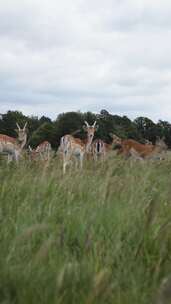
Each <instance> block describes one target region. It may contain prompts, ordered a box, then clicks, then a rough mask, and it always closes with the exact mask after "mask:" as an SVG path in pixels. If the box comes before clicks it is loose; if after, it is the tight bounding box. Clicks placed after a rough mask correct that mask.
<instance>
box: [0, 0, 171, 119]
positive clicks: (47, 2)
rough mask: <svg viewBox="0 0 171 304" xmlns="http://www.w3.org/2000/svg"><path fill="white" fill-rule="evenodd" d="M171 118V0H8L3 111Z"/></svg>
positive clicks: (4, 4) (0, 57)
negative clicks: (93, 113)
mask: <svg viewBox="0 0 171 304" xmlns="http://www.w3.org/2000/svg"><path fill="white" fill-rule="evenodd" d="M9 109H10V110H20V111H23V113H24V114H26V115H31V114H33V115H39V116H40V115H47V116H50V117H51V118H55V117H56V116H57V114H58V113H60V112H66V111H71V110H81V111H88V110H90V111H93V112H99V111H100V110H101V109H106V110H108V111H109V112H111V113H114V114H119V115H127V116H129V117H130V118H135V117H137V116H142V115H143V116H144V115H145V116H148V117H151V118H152V119H153V120H158V119H165V120H169V121H170V122H171V1H170V0H113V1H112V0H62V1H59V0H1V1H0V113H4V112H5V111H7V110H9Z"/></svg>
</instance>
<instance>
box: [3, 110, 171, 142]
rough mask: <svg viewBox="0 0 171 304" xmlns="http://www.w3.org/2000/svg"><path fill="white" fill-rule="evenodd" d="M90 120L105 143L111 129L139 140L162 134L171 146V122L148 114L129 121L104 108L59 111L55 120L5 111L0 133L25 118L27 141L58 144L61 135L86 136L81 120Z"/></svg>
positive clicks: (10, 130) (12, 132)
mask: <svg viewBox="0 0 171 304" xmlns="http://www.w3.org/2000/svg"><path fill="white" fill-rule="evenodd" d="M85 120H87V121H88V122H89V124H92V123H94V121H95V120H96V121H97V124H98V126H99V128H98V131H97V132H96V133H95V138H101V139H102V140H104V141H105V142H107V143H110V142H111V137H110V133H115V134H116V135H118V136H119V137H121V138H132V139H135V140H137V141H140V142H142V143H143V142H144V141H145V139H148V140H150V141H152V142H153V143H155V141H156V138H157V137H164V138H165V141H166V143H167V145H168V146H169V148H171V124H170V123H169V122H167V121H162V120H159V122H158V123H154V122H153V121H152V120H150V119H149V118H147V117H138V118H136V119H135V120H134V121H131V120H130V119H129V118H128V117H127V116H119V115H112V114H110V113H109V112H108V111H106V110H105V109H103V110H101V112H100V114H94V113H91V112H86V113H81V112H67V113H62V114H59V115H58V117H57V119H56V120H55V121H52V120H51V119H50V118H48V117H46V116H42V117H41V118H40V119H39V118H38V117H37V116H31V117H26V116H24V115H23V114H22V113H21V112H18V111H8V112H7V113H6V114H3V119H2V120H0V133H3V134H7V135H10V136H14V137H15V136H16V133H15V128H16V122H18V123H19V124H20V125H21V126H23V125H24V123H25V122H26V121H27V122H28V144H31V145H33V146H36V145H37V144H39V143H40V142H41V141H42V140H48V141H49V142H50V143H51V144H52V147H53V148H57V147H58V145H59V142H60V138H61V137H62V136H63V135H65V134H73V135H74V136H76V137H80V138H82V139H83V138H85V137H86V134H85V132H84V130H83V125H84V121H85Z"/></svg>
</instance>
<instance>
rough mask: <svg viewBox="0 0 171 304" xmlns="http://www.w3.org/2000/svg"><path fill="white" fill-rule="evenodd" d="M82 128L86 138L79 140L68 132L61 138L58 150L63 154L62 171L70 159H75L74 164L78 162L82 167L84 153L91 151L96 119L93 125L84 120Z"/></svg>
mask: <svg viewBox="0 0 171 304" xmlns="http://www.w3.org/2000/svg"><path fill="white" fill-rule="evenodd" d="M83 128H84V130H85V131H86V132H87V138H86V140H81V139H79V138H75V137H73V136H72V135H68V134H67V135H64V136H63V137H62V138H61V141H60V147H59V150H60V152H61V153H62V156H63V173H65V172H66V167H67V165H69V164H70V163H71V162H72V159H74V160H75V163H76V166H77V165H78V164H80V167H81V169H82V167H83V159H84V155H85V153H87V154H88V153H91V145H92V141H93V137H94V133H95V131H96V130H97V126H96V121H95V122H94V124H93V125H89V123H88V122H87V121H85V126H83Z"/></svg>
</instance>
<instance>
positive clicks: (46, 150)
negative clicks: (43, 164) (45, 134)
mask: <svg viewBox="0 0 171 304" xmlns="http://www.w3.org/2000/svg"><path fill="white" fill-rule="evenodd" d="M29 151H30V158H31V160H36V159H37V156H38V157H39V158H40V159H41V160H42V161H46V160H47V161H48V160H49V159H50V153H51V151H52V147H51V144H50V143H49V142H48V141H47V140H45V141H43V142H41V143H40V144H39V145H38V146H37V147H36V149H32V147H31V146H30V145H29Z"/></svg>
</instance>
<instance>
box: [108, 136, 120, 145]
mask: <svg viewBox="0 0 171 304" xmlns="http://www.w3.org/2000/svg"><path fill="white" fill-rule="evenodd" d="M110 136H111V137H112V139H113V141H112V143H113V144H114V145H121V143H122V139H121V138H120V137H118V136H117V135H115V134H112V133H110Z"/></svg>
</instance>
